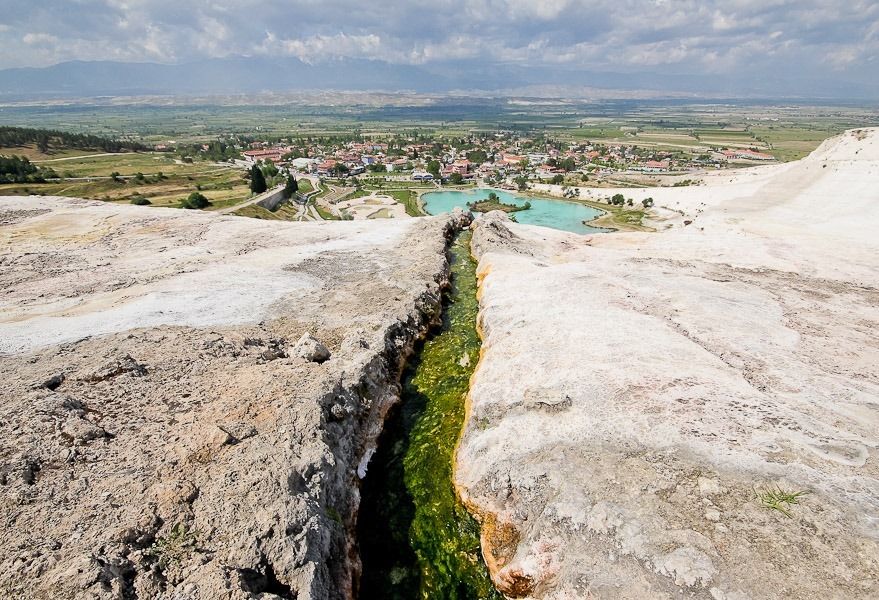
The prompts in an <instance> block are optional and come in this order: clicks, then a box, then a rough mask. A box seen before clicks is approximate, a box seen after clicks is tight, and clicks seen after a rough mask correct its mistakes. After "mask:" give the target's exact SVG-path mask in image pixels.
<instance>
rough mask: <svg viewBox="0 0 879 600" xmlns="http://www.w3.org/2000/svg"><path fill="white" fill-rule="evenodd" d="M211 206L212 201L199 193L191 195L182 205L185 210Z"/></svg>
mask: <svg viewBox="0 0 879 600" xmlns="http://www.w3.org/2000/svg"><path fill="white" fill-rule="evenodd" d="M210 205H211V201H210V200H208V199H207V198H206V197H205V196H204V195H202V194H201V193H199V192H192V193H191V194H189V196H188V197H187V198H186V200H184V201H183V204H182V206H183V208H205V207H206V206H210Z"/></svg>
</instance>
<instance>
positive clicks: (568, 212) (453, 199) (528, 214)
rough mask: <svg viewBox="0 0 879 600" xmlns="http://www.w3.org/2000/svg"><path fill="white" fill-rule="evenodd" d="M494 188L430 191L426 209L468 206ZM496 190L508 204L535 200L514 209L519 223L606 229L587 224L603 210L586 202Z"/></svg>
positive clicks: (575, 229)
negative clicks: (517, 209) (525, 207)
mask: <svg viewBox="0 0 879 600" xmlns="http://www.w3.org/2000/svg"><path fill="white" fill-rule="evenodd" d="M492 191H493V190H485V189H478V190H468V191H466V192H462V191H457V190H456V191H448V192H430V193H429V194H424V195H423V196H422V197H421V199H422V200H423V201H424V209H425V210H426V211H427V212H428V214H431V215H438V214H440V213H445V212H450V211H451V210H452V209H453V208H455V207H456V206H458V207H460V208H463V209H466V208H467V203H468V202H474V201H479V200H484V199H486V198H488V194H489V193H490V192H492ZM494 192H495V193H496V194H497V195H498V197H500V199H501V202H504V203H505V204H516V205H518V206H522V205H523V204H525V202H530V203H531V208H530V209H528V210H520V211H518V212H516V213H513V214H515V215H516V220H517V221H518V222H519V223H524V224H526V225H541V226H543V227H552V228H553V229H561V230H562V231H573V232H574V233H594V232H596V231H603V230H602V229H599V228H596V227H590V226H589V225H584V224H583V221H590V220H592V219H594V218H595V217H597V216H598V215H600V214H601V211H599V210H596V209H594V208H590V207H588V206H585V205H583V204H578V203H576V202H568V201H566V200H550V199H547V198H532V197H528V196H527V195H519V194H511V193H510V192H502V191H498V190H494Z"/></svg>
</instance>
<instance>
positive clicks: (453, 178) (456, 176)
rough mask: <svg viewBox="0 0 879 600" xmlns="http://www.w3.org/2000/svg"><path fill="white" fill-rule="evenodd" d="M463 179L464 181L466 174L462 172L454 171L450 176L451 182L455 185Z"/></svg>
mask: <svg viewBox="0 0 879 600" xmlns="http://www.w3.org/2000/svg"><path fill="white" fill-rule="evenodd" d="M462 181H464V176H463V175H461V174H460V173H452V174H451V175H450V176H449V182H450V183H452V184H454V185H459V184H460V183H461V182H462Z"/></svg>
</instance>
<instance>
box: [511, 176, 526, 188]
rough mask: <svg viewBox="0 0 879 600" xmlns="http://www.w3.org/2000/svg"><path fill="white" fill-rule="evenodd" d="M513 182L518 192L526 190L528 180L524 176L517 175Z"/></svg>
mask: <svg viewBox="0 0 879 600" xmlns="http://www.w3.org/2000/svg"><path fill="white" fill-rule="evenodd" d="M513 181H515V182H516V187H518V188H519V191H520V192H524V191H525V190H527V189H528V178H527V177H525V176H524V175H519V176H518V177H516V178H515V179H514V180H513Z"/></svg>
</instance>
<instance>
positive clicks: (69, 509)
mask: <svg viewBox="0 0 879 600" xmlns="http://www.w3.org/2000/svg"><path fill="white" fill-rule="evenodd" d="M462 219H463V217H462V216H461V215H455V216H451V217H436V218H429V219H409V220H403V219H400V220H395V221H384V222H368V221H360V222H337V223H278V222H272V223H269V222H261V221H258V220H255V219H245V218H240V217H225V216H218V215H211V214H205V213H199V212H189V211H183V210H174V209H157V208H145V207H143V208H142V207H132V206H118V205H108V204H103V203H100V202H87V201H77V200H69V199H59V198H3V199H0V290H2V295H0V381H2V382H3V385H2V389H0V522H2V527H0V596H2V597H3V598H15V599H34V598H37V599H59V598H60V599H65V598H108V599H109V598H114V599H116V598H118V599H129V598H175V599H181V600H189V599H193V600H196V599H213V598H262V599H270V598H298V599H300V600H301V599H305V598H331V599H334V598H350V597H351V595H352V593H353V592H354V589H353V585H354V582H355V581H356V579H357V570H358V568H359V566H358V565H359V561H358V558H357V552H356V547H355V540H354V538H353V536H352V535H351V531H352V530H353V527H354V520H355V518H356V510H357V506H358V502H359V498H358V492H357V489H358V485H357V471H358V469H360V470H361V472H362V470H363V468H364V464H365V462H366V457H368V456H369V453H370V452H371V449H372V448H371V447H372V445H374V443H375V438H376V436H377V434H378V432H379V431H380V428H381V425H382V422H383V419H384V416H385V413H386V411H387V410H388V408H389V407H390V405H391V404H392V403H393V402H395V401H396V400H397V398H398V383H397V381H398V378H399V371H400V369H401V365H402V363H403V361H404V360H405V358H406V356H407V355H408V354H409V353H410V352H411V350H412V347H413V345H414V344H415V343H416V341H417V340H418V339H419V338H420V337H421V336H423V335H424V333H425V332H426V329H427V328H428V326H429V324H430V323H431V321H433V320H435V319H436V318H437V316H438V313H439V311H440V297H441V294H440V290H441V288H442V286H443V285H445V284H446V283H447V276H448V275H447V267H448V265H447V262H446V258H445V253H444V251H445V245H446V237H447V236H448V235H449V234H450V232H451V230H452V228H453V227H460V226H461V225H462V224H463V222H462ZM303 336H304V337H305V340H306V341H307V342H308V343H307V344H305V345H307V346H309V348H305V349H303V348H299V350H302V354H303V356H305V357H304V358H303V357H302V356H300V355H299V352H298V351H294V349H295V346H296V342H297V340H299V339H300V338H303ZM311 336H313V338H312V337H311ZM312 339H315V340H319V342H314V343H312V342H311V340H312Z"/></svg>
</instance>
